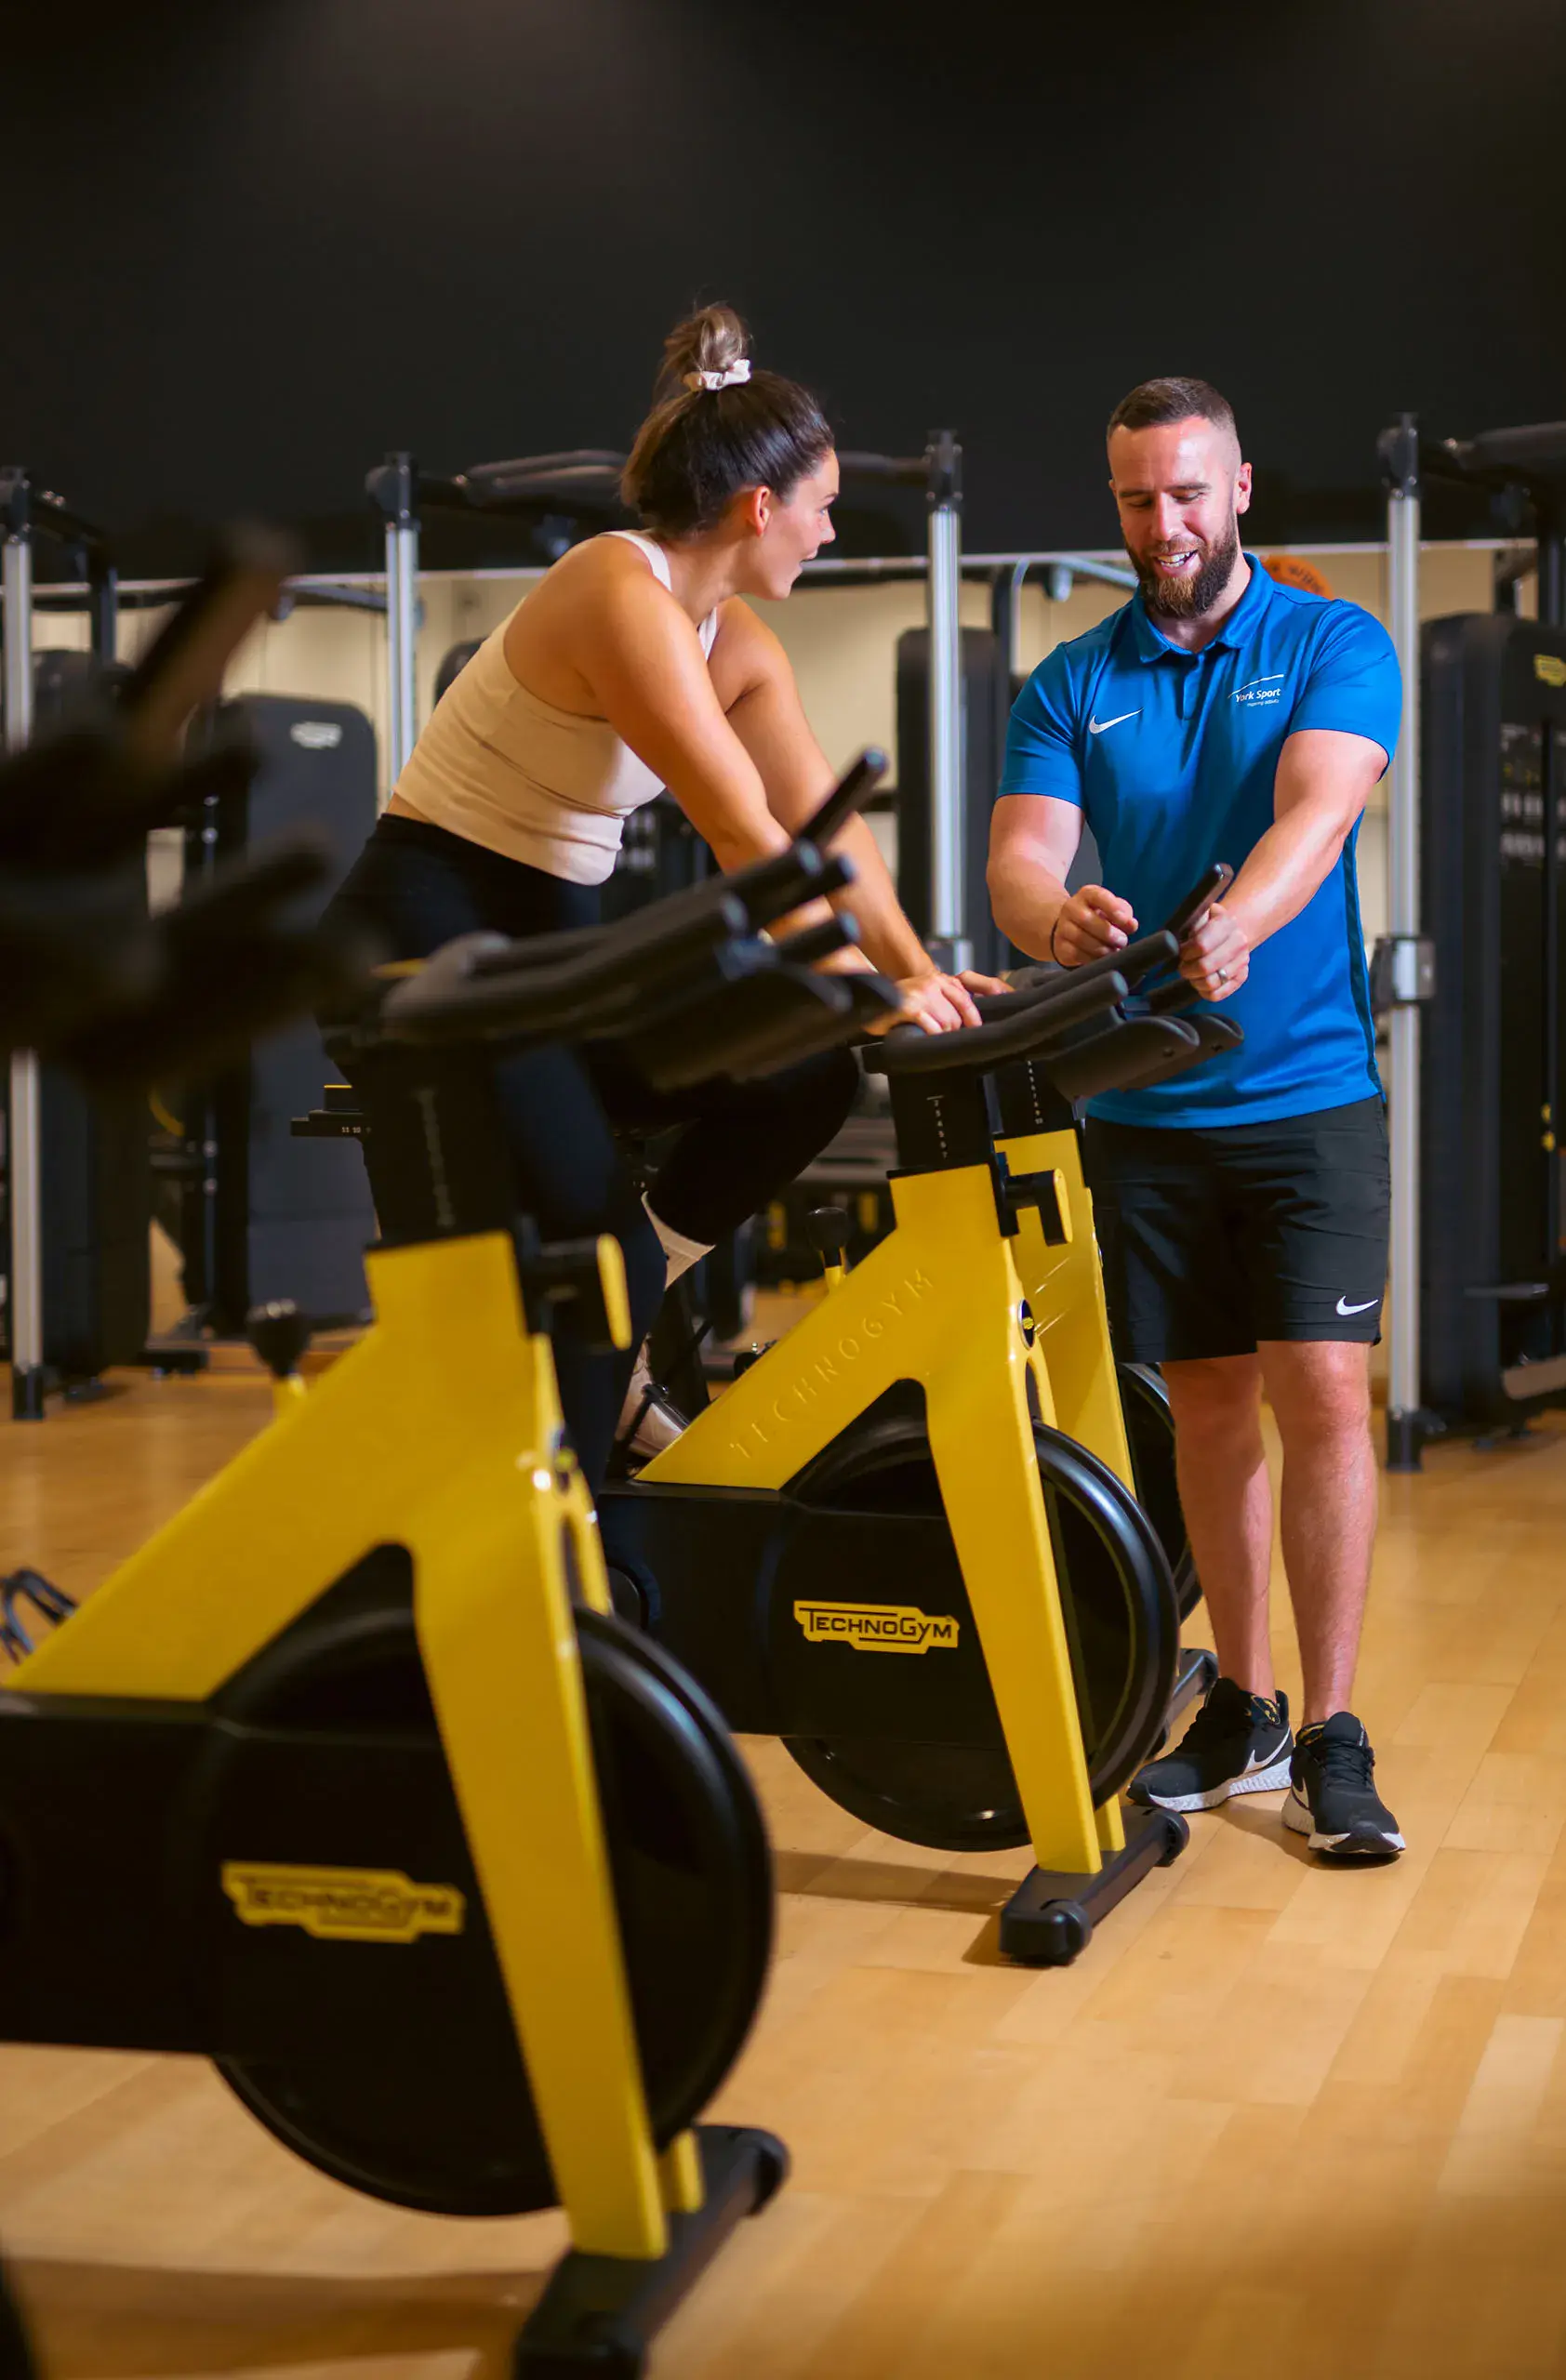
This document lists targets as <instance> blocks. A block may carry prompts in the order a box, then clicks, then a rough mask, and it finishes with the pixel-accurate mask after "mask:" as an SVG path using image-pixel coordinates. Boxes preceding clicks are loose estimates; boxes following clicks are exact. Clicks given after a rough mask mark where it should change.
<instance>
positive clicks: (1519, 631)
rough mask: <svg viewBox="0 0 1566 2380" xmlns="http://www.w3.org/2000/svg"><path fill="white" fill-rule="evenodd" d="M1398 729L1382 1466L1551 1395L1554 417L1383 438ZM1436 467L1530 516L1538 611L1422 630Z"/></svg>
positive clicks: (1406, 419) (1386, 945) (1555, 1057)
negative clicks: (1461, 432)
mask: <svg viewBox="0 0 1566 2380" xmlns="http://www.w3.org/2000/svg"><path fill="white" fill-rule="evenodd" d="M1379 452H1380V457H1381V465H1382V472H1383V477H1384V480H1385V483H1386V485H1387V510H1388V522H1387V544H1388V562H1389V574H1390V594H1391V612H1392V631H1393V640H1394V642H1395V643H1396V645H1397V648H1398V656H1399V660H1400V664H1401V666H1402V670H1403V725H1402V737H1401V741H1400V747H1399V750H1398V754H1397V758H1396V760H1395V762H1394V766H1393V771H1392V782H1391V791H1390V803H1389V813H1390V814H1389V819H1388V826H1389V838H1388V841H1389V863H1390V865H1389V893H1390V902H1389V908H1390V925H1391V932H1390V933H1389V934H1388V935H1387V938H1386V939H1385V940H1384V941H1383V942H1382V943H1380V944H1379V945H1377V948H1376V952H1375V957H1374V962H1373V971H1372V985H1373V998H1374V1004H1375V1006H1376V1007H1377V1008H1378V1010H1380V1011H1381V1012H1384V1013H1386V1014H1387V1017H1388V1024H1389V1035H1390V1041H1391V1086H1390V1088H1391V1140H1392V1263H1391V1301H1390V1340H1391V1348H1390V1355H1391V1362H1390V1377H1389V1382H1388V1395H1387V1466H1388V1468H1389V1469H1392V1470H1417V1469H1418V1468H1419V1464H1420V1450H1421V1448H1422V1446H1423V1444H1424V1442H1425V1440H1426V1439H1427V1437H1428V1436H1430V1435H1434V1434H1436V1433H1437V1432H1439V1431H1440V1430H1441V1429H1442V1428H1444V1427H1446V1426H1447V1425H1448V1424H1449V1423H1457V1424H1460V1425H1466V1426H1468V1427H1476V1428H1479V1429H1482V1430H1487V1431H1493V1430H1497V1429H1499V1430H1502V1431H1517V1430H1520V1429H1522V1428H1523V1427H1525V1426H1526V1423H1527V1421H1528V1418H1529V1416H1530V1415H1531V1414H1534V1413H1537V1412H1539V1411H1540V1410H1542V1409H1543V1408H1545V1407H1546V1406H1549V1405H1553V1404H1559V1403H1560V1402H1562V1401H1566V1239H1563V1230H1562V1224H1563V1213H1562V1182H1561V1171H1560V1168H1561V1158H1560V1154H1559V1147H1558V1135H1559V1118H1560V1115H1561V1099H1562V1082H1561V1054H1562V1024H1563V1017H1562V998H1563V986H1562V982H1561V966H1560V949H1561V926H1562V918H1561V905H1562V862H1563V857H1566V846H1563V837H1562V820H1563V818H1566V423H1561V422H1546V423H1541V424H1537V425H1534V426H1532V427H1528V428H1523V429H1519V430H1490V431H1486V432H1484V433H1483V434H1482V435H1480V436H1479V437H1477V438H1472V439H1466V440H1460V439H1448V440H1445V441H1442V442H1437V441H1433V440H1430V439H1427V438H1425V437H1422V436H1421V434H1420V431H1419V427H1418V422H1417V419H1416V417H1414V416H1413V415H1412V414H1405V415H1403V416H1402V417H1400V420H1399V421H1398V422H1397V423H1396V424H1395V425H1394V426H1393V427H1392V428H1391V429H1390V430H1387V431H1385V432H1384V433H1383V436H1382V439H1381V442H1380V449H1379ZM1431 481H1437V482H1441V483H1452V484H1453V485H1456V486H1462V487H1466V488H1468V489H1470V490H1473V491H1477V492H1478V493H1480V495H1481V496H1485V497H1487V498H1488V499H1489V500H1490V502H1491V503H1492V505H1493V506H1497V507H1499V508H1501V509H1504V510H1505V511H1506V513H1507V514H1508V515H1509V518H1510V521H1511V523H1512V524H1513V525H1515V524H1516V522H1517V520H1518V518H1519V515H1520V511H1521V510H1522V509H1527V510H1528V511H1531V513H1532V516H1533V526H1534V530H1535V535H1536V539H1537V546H1536V553H1537V567H1538V588H1539V598H1538V613H1539V616H1538V620H1537V622H1536V623H1535V622H1533V621H1528V620H1523V619H1520V618H1519V617H1518V616H1517V613H1516V577H1517V573H1516V570H1515V568H1509V569H1506V571H1504V572H1500V571H1498V573H1497V595H1498V598H1499V599H1500V600H1501V606H1502V607H1501V608H1500V609H1499V610H1498V611H1497V612H1496V613H1495V614H1493V615H1489V614H1467V615H1453V616H1452V617H1450V618H1446V619H1440V620H1432V621H1429V622H1427V623H1426V624H1425V626H1424V627H1423V628H1421V627H1420V623H1419V528H1420V518H1421V507H1422V499H1423V496H1424V492H1425V489H1426V486H1427V483H1430V482H1431Z"/></svg>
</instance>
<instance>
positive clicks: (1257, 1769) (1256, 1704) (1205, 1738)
mask: <svg viewBox="0 0 1566 2380" xmlns="http://www.w3.org/2000/svg"><path fill="white" fill-rule="evenodd" d="M1293 1750H1294V1738H1293V1736H1291V1734H1290V1733H1289V1698H1288V1696H1287V1695H1286V1694H1281V1695H1280V1696H1279V1697H1278V1699H1277V1701H1276V1702H1269V1701H1268V1700H1267V1697H1266V1696H1265V1695H1261V1694H1247V1693H1246V1691H1245V1689H1244V1687H1243V1686H1236V1684H1235V1682H1234V1680H1233V1679H1232V1678H1231V1677H1221V1678H1220V1679H1219V1680H1218V1682H1217V1684H1216V1685H1215V1686H1214V1688H1213V1690H1212V1692H1211V1693H1210V1694H1209V1696H1208V1697H1207V1699H1206V1701H1205V1702H1204V1703H1203V1704H1202V1706H1201V1710H1200V1711H1199V1712H1197V1714H1196V1717H1195V1718H1194V1719H1193V1720H1192V1721H1191V1724H1190V1726H1188V1728H1187V1729H1186V1733H1185V1736H1184V1739H1182V1741H1181V1743H1180V1745H1179V1748H1178V1750H1177V1751H1175V1752H1166V1753H1165V1755H1164V1757H1163V1758H1162V1759H1161V1760H1150V1761H1149V1762H1148V1765H1147V1766H1146V1768H1143V1769H1139V1770H1138V1771H1137V1773H1136V1775H1135V1777H1134V1778H1133V1779H1132V1782H1131V1798H1132V1800H1133V1801H1134V1802H1146V1803H1148V1804H1149V1805H1151V1806H1152V1807H1153V1808H1154V1809H1156V1810H1215V1809H1216V1808H1217V1806H1218V1805H1219V1803H1220V1802H1227V1801H1228V1797H1229V1795H1230V1794H1231V1793H1276V1792H1279V1791H1280V1790H1281V1788H1282V1787H1283V1786H1285V1785H1286V1784H1287V1783H1288V1781H1289V1755H1290V1753H1291V1752H1293Z"/></svg>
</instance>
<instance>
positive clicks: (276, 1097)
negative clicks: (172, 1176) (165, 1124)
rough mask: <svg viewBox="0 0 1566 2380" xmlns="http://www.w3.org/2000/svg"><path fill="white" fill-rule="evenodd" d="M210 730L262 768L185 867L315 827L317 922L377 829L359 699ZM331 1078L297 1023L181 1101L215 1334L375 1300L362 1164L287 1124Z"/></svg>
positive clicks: (240, 718) (252, 709) (195, 1229)
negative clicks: (322, 861) (260, 1312)
mask: <svg viewBox="0 0 1566 2380" xmlns="http://www.w3.org/2000/svg"><path fill="white" fill-rule="evenodd" d="M210 733H211V734H213V735H214V736H228V735H243V736H246V737H248V738H249V740H250V741H251V742H252V743H253V744H254V745H255V746H256V747H257V749H258V750H259V754H260V765H259V769H258V770H257V773H256V775H255V777H254V780H253V781H252V783H251V785H250V787H249V790H248V793H247V794H246V793H239V794H236V795H233V796H232V797H230V798H228V799H226V800H221V801H215V802H213V803H210V804H208V805H206V808H205V809H204V812H203V815H202V817H201V819H200V821H199V822H198V823H196V824H195V825H193V826H192V827H191V828H190V829H189V830H188V832H187V838H186V851H187V867H189V866H190V865H191V862H192V859H194V860H195V861H196V862H197V864H198V865H202V864H206V862H208V861H210V860H211V859H221V858H223V857H225V856H227V855H228V854H230V853H237V852H240V851H244V850H246V849H247V848H249V847H250V846H252V845H255V844H260V843H265V842H267V841H269V840H272V839H273V838H275V837H277V836H279V835H284V834H287V833H290V832H292V831H294V830H295V829H298V828H299V827H309V828H311V829H312V830H313V831H314V832H315V833H316V834H318V835H322V834H324V835H325V838H326V840H328V842H329V843H330V845H331V849H332V866H331V871H330V874H329V876H328V878H327V880H326V881H325V884H324V885H323V886H321V887H320V889H319V890H317V891H316V892H314V893H312V894H310V895H309V896H308V897H307V898H306V899H304V900H303V901H301V902H300V904H299V918H300V920H301V922H302V921H303V920H305V919H314V918H315V917H318V916H319V915H320V913H321V911H322V910H323V909H324V908H325V905H326V903H327V901H328V900H329V899H330V897H331V895H332V893H334V892H335V891H336V889H337V887H338V884H339V883H340V882H341V881H342V879H343V878H344V876H346V874H347V873H348V870H349V868H350V867H351V866H352V865H353V862H354V861H355V860H356V859H357V857H358V855H359V853H360V851H361V849H362V848H363V846H364V842H365V838H366V836H367V835H368V834H369V832H370V829H371V828H372V827H373V826H374V825H375V820H376V743H375V731H374V729H373V728H372V726H371V725H370V722H369V721H368V719H367V718H366V717H365V713H364V712H363V711H362V710H359V709H357V708H356V707H354V706H353V705H352V704H351V703H329V702H315V701H309V700H304V699H301V698H299V697H297V696H293V695H287V694H246V695H243V696H241V697H240V698H239V699H238V700H237V701H234V702H230V703H225V704H224V705H223V706H222V707H221V709H220V710H219V713H218V715H217V717H216V720H215V721H213V723H212V726H211V729H210ZM333 1071H334V1070H333V1068H332V1067H331V1065H330V1064H329V1063H328V1061H327V1058H326V1053H325V1050H324V1049H323V1047H322V1043H321V1036H320V1034H319V1033H318V1032H317V1030H316V1028H315V1026H314V1025H313V1024H312V1023H310V1022H308V1021H303V1022H300V1023H299V1024H297V1025H290V1026H289V1027H287V1029H286V1030H285V1031H284V1032H281V1033H275V1034H271V1035H269V1036H268V1037H267V1038H266V1039H265V1040H262V1041H259V1042H257V1043H256V1044H255V1045H254V1047H253V1048H252V1050H251V1051H250V1055H249V1060H248V1063H247V1064H245V1065H243V1066H239V1067H235V1068H233V1069H232V1070H231V1071H230V1072H229V1073H227V1074H225V1075H223V1076H222V1077H220V1078H218V1079H217V1080H216V1081H214V1082H212V1083H211V1084H209V1085H207V1086H206V1089H205V1091H201V1092H198V1093H197V1094H195V1095H194V1096H190V1095H188V1094H187V1095H186V1098H185V1103H184V1104H185V1105H186V1106H187V1108H188V1110H189V1115H188V1118H187V1120H186V1132H187V1144H188V1146H189V1147H190V1148H191V1149H192V1153H193V1155H194V1156H195V1157H198V1158H199V1159H200V1160H201V1162H200V1163H199V1166H198V1167H197V1169H196V1170H197V1172H198V1176H199V1195H198V1196H196V1197H191V1198H189V1199H187V1201H186V1204H185V1220H184V1223H183V1224H182V1226H181V1232H180V1244H181V1252H182V1255H183V1258H184V1271H185V1293H186V1296H187V1298H188V1299H189V1300H190V1301H191V1303H192V1307H193V1308H196V1309H198V1310H200V1311H201V1312H202V1314H203V1318H204V1319H205V1320H206V1322H207V1323H208V1324H209V1325H210V1327H211V1328H212V1329H215V1330H216V1331H217V1332H218V1333H219V1335H220V1336H225V1337H227V1336H232V1335H234V1334H236V1333H238V1332H239V1331H241V1330H243V1329H244V1326H245V1316H246V1313H247V1312H248V1310H249V1308H250V1307H251V1306H252V1305H256V1304H259V1303H260V1302H263V1301H264V1300H267V1299H271V1298H285V1297H286V1298H292V1299H293V1301H294V1302H295V1303H296V1304H297V1305H298V1306H299V1308H300V1309H301V1310H302V1311H303V1312H304V1313H305V1314H307V1315H309V1316H311V1318H312V1321H314V1322H315V1323H317V1324H326V1323H332V1322H343V1321H349V1320H352V1319H355V1318H356V1317H357V1316H360V1315H361V1314H362V1313H363V1312H364V1311H365V1307H366V1305H367V1303H368V1296H367V1291H366V1289H365V1268H364V1250H365V1246H366V1244H367V1243H368V1242H369V1241H370V1240H372V1239H373V1238H374V1237H375V1231H376V1225H375V1210H374V1207H373V1205H372V1204H371V1200H370V1194H369V1188H368V1184H367V1183H366V1182H365V1171H364V1168H363V1167H362V1166H360V1165H356V1164H353V1163H352V1162H351V1161H347V1160H345V1156H344V1152H343V1150H342V1149H341V1147H339V1146H338V1144H336V1143H334V1142H332V1141H318V1140H296V1139H295V1138H294V1137H293V1134H292V1132H291V1131H290V1125H291V1122H292V1119H293V1117H296V1116H299V1115H303V1114H305V1113H306V1112H308V1110H309V1109H311V1108H312V1107H318V1106H319V1105H320V1104H321V1089H322V1085H323V1083H324V1082H325V1081H326V1080H327V1079H328V1078H330V1077H331V1075H332V1073H333Z"/></svg>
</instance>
